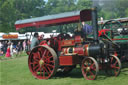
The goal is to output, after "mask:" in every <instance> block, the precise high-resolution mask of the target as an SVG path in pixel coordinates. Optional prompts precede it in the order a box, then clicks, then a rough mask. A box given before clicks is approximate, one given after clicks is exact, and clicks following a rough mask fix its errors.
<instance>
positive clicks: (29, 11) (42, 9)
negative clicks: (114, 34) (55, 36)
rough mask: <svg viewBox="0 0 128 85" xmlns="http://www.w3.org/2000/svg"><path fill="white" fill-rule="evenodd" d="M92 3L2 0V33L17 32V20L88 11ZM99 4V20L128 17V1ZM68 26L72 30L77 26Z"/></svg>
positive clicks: (79, 0)
mask: <svg viewBox="0 0 128 85" xmlns="http://www.w3.org/2000/svg"><path fill="white" fill-rule="evenodd" d="M97 1H98V0H97ZM92 3H93V2H92V0H48V1H47V2H45V0H0V31H1V32H10V31H16V30H15V26H14V23H15V21H16V20H22V19H27V18H33V17H40V16H44V15H51V14H56V13H62V12H68V11H75V10H82V9H87V8H91V7H92ZM98 3H99V4H98V5H97V7H98V15H99V18H100V17H103V18H104V19H113V18H121V17H127V16H128V5H127V3H128V0H112V1H110V0H100V2H98ZM67 26H68V28H72V27H74V26H75V24H69V25H67ZM64 27H65V26H64ZM57 28H60V27H59V26H58V27H52V29H43V31H45V32H49V31H51V30H54V29H57Z"/></svg>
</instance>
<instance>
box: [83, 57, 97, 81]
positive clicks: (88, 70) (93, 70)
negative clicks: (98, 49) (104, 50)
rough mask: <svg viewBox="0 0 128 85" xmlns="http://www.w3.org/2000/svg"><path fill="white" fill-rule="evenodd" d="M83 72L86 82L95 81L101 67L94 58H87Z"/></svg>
mask: <svg viewBox="0 0 128 85" xmlns="http://www.w3.org/2000/svg"><path fill="white" fill-rule="evenodd" d="M81 70H82V74H83V76H84V78H85V79H86V80H94V79H96V77H97V74H98V72H99V66H98V63H97V61H96V60H95V59H94V58H93V57H87V58H84V59H83V61H82V65H81Z"/></svg>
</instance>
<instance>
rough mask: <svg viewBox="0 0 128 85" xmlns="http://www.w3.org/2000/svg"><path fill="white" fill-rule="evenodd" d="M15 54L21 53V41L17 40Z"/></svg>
mask: <svg viewBox="0 0 128 85" xmlns="http://www.w3.org/2000/svg"><path fill="white" fill-rule="evenodd" d="M16 48H17V55H20V54H21V50H22V46H21V43H20V41H19V42H18V45H17V47H16Z"/></svg>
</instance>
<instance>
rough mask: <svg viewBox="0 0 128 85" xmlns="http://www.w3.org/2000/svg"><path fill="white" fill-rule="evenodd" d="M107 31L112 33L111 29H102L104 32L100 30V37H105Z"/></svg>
mask: <svg viewBox="0 0 128 85" xmlns="http://www.w3.org/2000/svg"><path fill="white" fill-rule="evenodd" d="M107 31H110V29H102V30H100V31H99V35H98V36H99V37H100V36H101V35H105V33H106V32H107Z"/></svg>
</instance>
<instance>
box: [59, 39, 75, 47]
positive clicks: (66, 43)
mask: <svg viewBox="0 0 128 85" xmlns="http://www.w3.org/2000/svg"><path fill="white" fill-rule="evenodd" d="M74 45H75V41H74V40H63V41H62V42H61V46H62V47H63V46H74Z"/></svg>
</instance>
